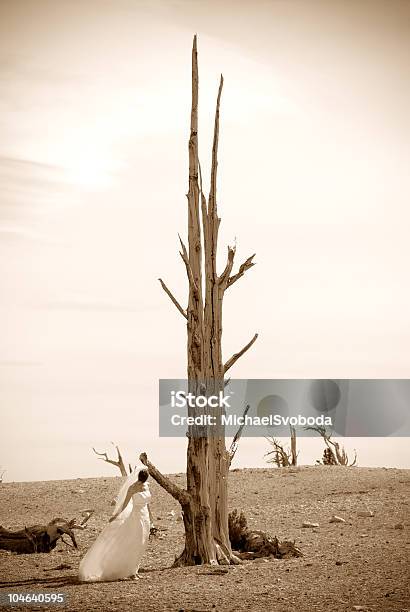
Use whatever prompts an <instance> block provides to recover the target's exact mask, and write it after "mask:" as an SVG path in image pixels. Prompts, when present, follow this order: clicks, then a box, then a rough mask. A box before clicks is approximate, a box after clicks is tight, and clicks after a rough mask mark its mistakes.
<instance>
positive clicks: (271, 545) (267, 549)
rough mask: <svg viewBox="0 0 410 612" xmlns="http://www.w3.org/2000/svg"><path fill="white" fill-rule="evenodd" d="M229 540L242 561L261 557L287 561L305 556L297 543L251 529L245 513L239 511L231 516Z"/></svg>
mask: <svg viewBox="0 0 410 612" xmlns="http://www.w3.org/2000/svg"><path fill="white" fill-rule="evenodd" d="M229 538H230V541H231V545H232V549H233V550H235V552H237V556H238V557H239V558H241V559H256V558H259V557H275V558H277V559H286V558H289V557H301V556H303V555H302V552H301V551H300V550H299V548H297V547H296V546H295V542H290V541H288V540H284V541H282V542H280V541H279V540H278V538H277V537H276V536H274V537H272V536H270V535H269V534H267V533H265V532H264V531H260V530H257V529H249V528H248V522H247V520H246V517H245V515H244V513H243V512H241V513H238V511H237V510H234V511H233V512H231V513H230V514H229Z"/></svg>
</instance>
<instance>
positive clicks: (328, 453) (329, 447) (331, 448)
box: [305, 425, 357, 467]
mask: <svg viewBox="0 0 410 612" xmlns="http://www.w3.org/2000/svg"><path fill="white" fill-rule="evenodd" d="M305 429H306V430H310V431H315V432H316V433H318V434H319V435H320V436H322V438H323V440H324V442H325V444H326V448H325V450H324V452H323V459H322V462H321V461H320V460H317V463H323V465H344V466H349V467H353V466H354V465H356V462H357V453H356V451H354V459H353V461H352V463H350V464H349V457H348V455H347V453H346V451H345V449H344V447H343V446H341V445H340V444H339V442H334V441H333V440H332V439H331V437H332V433H331V432H328V431H327V430H326V427H322V426H320V425H317V426H312V427H305Z"/></svg>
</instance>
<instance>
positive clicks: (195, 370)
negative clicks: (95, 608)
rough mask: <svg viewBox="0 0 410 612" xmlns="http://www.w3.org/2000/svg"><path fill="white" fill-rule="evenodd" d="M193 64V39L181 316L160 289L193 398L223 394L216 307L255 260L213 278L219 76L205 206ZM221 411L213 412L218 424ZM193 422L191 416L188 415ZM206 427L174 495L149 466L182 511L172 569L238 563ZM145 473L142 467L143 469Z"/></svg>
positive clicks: (223, 471)
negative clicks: (182, 329)
mask: <svg viewBox="0 0 410 612" xmlns="http://www.w3.org/2000/svg"><path fill="white" fill-rule="evenodd" d="M198 82H199V77H198V56H197V39H196V36H195V37H194V41H193V46H192V99H191V120H190V136H189V146H188V154H189V186H188V193H187V203H188V247H186V246H185V244H184V242H183V241H182V239H181V238H180V242H181V252H180V255H181V258H182V260H183V262H184V265H185V269H186V273H187V277H188V283H189V294H188V307H187V310H186V313H185V311H184V309H183V308H182V307H181V306H180V305H179V303H178V302H177V300H176V299H175V298H174V296H173V295H172V294H171V292H170V291H169V290H168V288H167V287H165V286H164V284H163V283H162V281H161V285H162V287H163V289H164V290H165V292H166V293H167V294H168V296H169V297H170V299H171V300H172V302H173V303H174V305H175V306H176V307H177V308H178V310H179V311H180V312H181V314H183V315H184V316H185V314H186V319H187V376H188V391H189V393H193V394H194V395H195V396H197V395H204V396H206V397H207V396H209V395H214V394H216V395H217V394H218V393H219V391H223V389H224V387H225V382H224V374H225V371H226V369H227V368H226V364H224V362H223V359H222V305H223V297H224V293H225V291H226V289H227V288H228V286H230V285H231V284H233V283H234V282H235V281H236V280H237V279H238V278H240V277H241V276H243V274H244V273H245V271H246V270H248V269H249V268H250V267H251V266H253V265H254V264H253V261H252V260H253V257H254V256H253V255H252V257H250V258H248V259H247V260H246V261H245V262H244V263H243V264H242V265H241V266H240V268H239V271H238V273H237V274H235V275H233V276H231V272H232V268H233V263H234V258H235V248H232V247H228V255H227V263H226V266H225V268H224V270H223V271H222V273H221V275H220V276H218V273H217V265H216V262H217V247H218V230H219V225H220V221H221V220H220V218H219V217H218V209H217V174H218V172H217V171H218V145H219V119H220V105H221V96H222V89H223V83H224V81H223V76H222V75H221V78H220V82H219V87H218V95H217V100H216V108H215V120H214V131H213V144H212V164H211V181H210V191H209V197H208V201H207V200H206V197H205V195H204V191H203V185H202V174H201V166H200V163H199V156H198ZM256 337H257V336H254V338H253V339H252V341H251V342H250V343H248V345H247V346H246V347H244V349H242V351H240V352H239V353H237V354H236V355H234V356H233V357H232V358H231V359H230V360H229V361H228V362H227V364H228V366H229V367H231V366H232V365H234V363H235V362H236V361H237V359H239V357H240V356H241V355H243V354H244V352H245V351H246V350H248V348H250V346H251V345H252V344H253V343H254V342H255V340H256ZM220 413H221V410H219V409H214V412H213V415H214V416H219V415H220ZM188 415H189V416H194V415H195V413H194V408H191V407H188ZM209 434H210V431H209V427H205V428H202V429H201V430H199V429H198V427H196V426H190V427H189V428H188V433H187V435H188V448H187V488H186V490H179V489H178V488H175V487H174V485H173V483H170V482H169V479H166V478H165V477H164V476H163V475H162V474H160V472H158V470H157V469H156V468H155V467H154V466H152V464H150V465H151V467H149V470H150V473H151V474H152V475H153V477H154V478H155V479H156V480H157V482H159V483H160V484H161V485H162V486H163V487H164V488H165V489H166V490H167V491H168V492H169V493H170V494H171V495H173V496H174V497H175V499H178V501H179V502H180V503H181V506H182V510H183V518H184V527H185V548H184V551H183V552H182V554H181V555H180V557H178V558H177V559H176V561H175V565H193V564H200V563H211V564H222V563H236V562H237V561H238V560H237V558H236V556H235V555H234V554H233V553H232V550H231V545H230V541H229V529H228V505H227V504H228V483H227V477H228V471H229V466H230V461H231V454H230V453H229V452H228V451H227V450H226V446H225V430H224V427H223V426H222V425H220V426H219V428H216V429H215V430H214V431H213V433H212V435H209ZM146 465H147V464H146Z"/></svg>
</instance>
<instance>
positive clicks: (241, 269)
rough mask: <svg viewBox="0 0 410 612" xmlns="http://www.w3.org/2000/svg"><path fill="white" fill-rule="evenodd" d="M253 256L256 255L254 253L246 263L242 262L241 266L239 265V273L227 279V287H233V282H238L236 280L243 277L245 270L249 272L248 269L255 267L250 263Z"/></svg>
mask: <svg viewBox="0 0 410 612" xmlns="http://www.w3.org/2000/svg"><path fill="white" fill-rule="evenodd" d="M255 255H256V253H254V254H253V255H251V256H250V257H248V259H247V260H246V261H244V262H243V264H241V265H240V267H239V271H238V272H237V273H236V274H234V275H233V276H231V277H230V278H229V280H228V287H230V286H231V285H233V284H234V282H235V281H237V280H238V278H241V276H243V275H244V274H245V272H246V270H249V268H252V266H254V265H255V263H254V262H253V261H252V259H253V258H254V257H255Z"/></svg>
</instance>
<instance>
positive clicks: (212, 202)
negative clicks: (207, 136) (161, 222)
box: [208, 74, 224, 217]
mask: <svg viewBox="0 0 410 612" xmlns="http://www.w3.org/2000/svg"><path fill="white" fill-rule="evenodd" d="M223 84H224V78H223V76H222V74H221V80H220V81H219V89H218V97H217V100H216V109H215V124H214V141H213V145H212V166H211V189H210V191H209V207H208V212H209V214H210V216H211V217H214V216H215V215H216V210H217V208H216V177H217V171H218V144H219V108H220V105H221V94H222V87H223Z"/></svg>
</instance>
